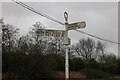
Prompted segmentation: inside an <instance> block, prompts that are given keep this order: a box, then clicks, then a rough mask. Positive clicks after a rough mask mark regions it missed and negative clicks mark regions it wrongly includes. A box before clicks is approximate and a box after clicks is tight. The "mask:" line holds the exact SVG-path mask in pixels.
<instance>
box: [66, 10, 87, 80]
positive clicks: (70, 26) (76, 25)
mask: <svg viewBox="0 0 120 80" xmlns="http://www.w3.org/2000/svg"><path fill="white" fill-rule="evenodd" d="M64 18H65V21H66V22H65V45H66V53H65V80H69V55H68V51H69V49H68V45H69V44H68V31H69V30H75V29H79V28H85V27H86V23H85V22H84V21H82V22H77V23H72V24H68V22H67V21H68V14H67V12H64Z"/></svg>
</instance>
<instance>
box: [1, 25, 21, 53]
mask: <svg viewBox="0 0 120 80" xmlns="http://www.w3.org/2000/svg"><path fill="white" fill-rule="evenodd" d="M1 29H2V49H3V51H12V50H13V49H14V47H15V43H16V41H17V39H18V36H19V28H17V27H15V26H13V25H9V24H6V25H5V24H4V23H3V25H2V28H1Z"/></svg>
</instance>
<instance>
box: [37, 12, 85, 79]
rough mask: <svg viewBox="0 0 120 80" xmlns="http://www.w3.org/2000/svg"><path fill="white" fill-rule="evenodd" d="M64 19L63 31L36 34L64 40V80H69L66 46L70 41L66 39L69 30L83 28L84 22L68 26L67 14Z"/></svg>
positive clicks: (45, 30)
mask: <svg viewBox="0 0 120 80" xmlns="http://www.w3.org/2000/svg"><path fill="white" fill-rule="evenodd" d="M64 17H65V21H66V22H65V30H51V29H38V30H37V31H36V33H37V34H39V35H40V36H48V37H50V36H52V37H62V38H63V39H64V45H66V54H65V79H66V80H69V55H68V52H69V49H68V45H70V41H71V40H70V39H69V38H68V31H69V30H75V29H80V28H85V27H86V23H85V21H81V22H76V23H71V24H68V22H67V21H68V14H67V12H65V13H64Z"/></svg>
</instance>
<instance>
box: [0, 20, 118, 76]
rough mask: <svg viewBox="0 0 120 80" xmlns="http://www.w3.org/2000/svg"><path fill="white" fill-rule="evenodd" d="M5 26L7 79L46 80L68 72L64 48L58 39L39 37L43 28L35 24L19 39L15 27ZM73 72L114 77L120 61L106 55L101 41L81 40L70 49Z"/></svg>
mask: <svg viewBox="0 0 120 80" xmlns="http://www.w3.org/2000/svg"><path fill="white" fill-rule="evenodd" d="M1 24H2V26H1V27H2V28H1V29H2V69H3V78H6V77H8V78H9V77H12V78H17V77H19V78H20V77H26V78H27V77H31V78H34V77H38V78H39V77H45V76H47V74H49V73H50V72H54V71H64V70H65V46H64V45H63V44H62V42H61V41H60V39H59V38H55V39H54V40H51V39H47V40H46V39H45V38H43V37H42V36H39V35H38V34H36V30H37V29H39V28H41V27H42V25H41V24H39V25H38V24H34V25H33V28H32V29H31V30H30V31H29V33H28V34H26V35H24V36H20V35H19V29H18V28H17V27H14V26H13V25H9V24H5V23H4V22H3V21H2V20H1ZM69 63H70V66H69V67H70V70H71V71H80V70H82V69H85V68H87V69H94V70H99V71H103V72H106V73H109V74H112V75H118V74H120V70H119V68H120V59H119V58H118V57H116V55H114V53H107V51H106V46H105V45H104V43H102V42H101V41H94V40H93V39H92V38H87V39H85V38H82V39H80V40H79V42H78V43H77V44H75V45H72V46H71V47H70V48H69Z"/></svg>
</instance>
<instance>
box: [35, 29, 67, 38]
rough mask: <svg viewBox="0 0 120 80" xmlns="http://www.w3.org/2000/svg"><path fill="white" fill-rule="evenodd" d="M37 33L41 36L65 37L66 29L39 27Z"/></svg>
mask: <svg viewBox="0 0 120 80" xmlns="http://www.w3.org/2000/svg"><path fill="white" fill-rule="evenodd" d="M36 33H37V34H39V35H40V36H49V37H50V36H53V37H65V30H50V29H38V30H37V31H36Z"/></svg>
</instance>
